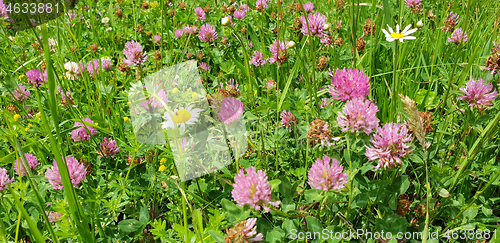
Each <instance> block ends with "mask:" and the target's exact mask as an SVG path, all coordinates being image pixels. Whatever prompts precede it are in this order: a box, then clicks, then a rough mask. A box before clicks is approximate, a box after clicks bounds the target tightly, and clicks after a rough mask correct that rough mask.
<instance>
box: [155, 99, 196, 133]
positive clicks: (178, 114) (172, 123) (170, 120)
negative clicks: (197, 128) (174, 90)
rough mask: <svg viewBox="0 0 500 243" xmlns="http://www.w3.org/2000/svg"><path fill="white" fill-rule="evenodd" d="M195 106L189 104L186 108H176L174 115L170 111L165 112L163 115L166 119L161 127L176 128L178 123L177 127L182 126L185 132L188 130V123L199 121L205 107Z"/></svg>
mask: <svg viewBox="0 0 500 243" xmlns="http://www.w3.org/2000/svg"><path fill="white" fill-rule="evenodd" d="M193 106H194V105H188V106H186V108H183V107H180V108H179V109H175V110H174V111H173V112H172V116H171V115H170V113H168V112H165V114H164V115H163V119H165V121H164V122H162V126H161V127H162V128H163V129H166V128H172V129H175V128H176V125H177V127H180V128H181V134H184V132H185V131H186V124H189V125H193V124H196V122H198V117H199V116H200V112H202V111H203V109H198V108H195V109H193Z"/></svg>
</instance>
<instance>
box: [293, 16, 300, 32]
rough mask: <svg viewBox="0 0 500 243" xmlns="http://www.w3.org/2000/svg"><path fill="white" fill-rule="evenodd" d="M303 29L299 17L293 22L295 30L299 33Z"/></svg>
mask: <svg viewBox="0 0 500 243" xmlns="http://www.w3.org/2000/svg"><path fill="white" fill-rule="evenodd" d="M301 28H302V21H300V18H299V17H297V18H295V20H294V21H293V30H295V31H299V30H300V29H301Z"/></svg>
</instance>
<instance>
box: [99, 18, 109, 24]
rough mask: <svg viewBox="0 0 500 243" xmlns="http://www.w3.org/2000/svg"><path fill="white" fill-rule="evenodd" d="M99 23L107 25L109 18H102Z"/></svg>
mask: <svg viewBox="0 0 500 243" xmlns="http://www.w3.org/2000/svg"><path fill="white" fill-rule="evenodd" d="M101 23H103V24H107V23H109V18H108V17H105V18H102V19H101Z"/></svg>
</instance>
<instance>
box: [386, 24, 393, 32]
mask: <svg viewBox="0 0 500 243" xmlns="http://www.w3.org/2000/svg"><path fill="white" fill-rule="evenodd" d="M387 28H389V32H390V33H392V32H394V30H393V29H392V28H391V26H389V25H387Z"/></svg>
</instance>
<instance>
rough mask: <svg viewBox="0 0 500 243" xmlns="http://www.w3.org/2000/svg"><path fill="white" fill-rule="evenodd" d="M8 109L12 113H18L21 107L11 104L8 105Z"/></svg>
mask: <svg viewBox="0 0 500 243" xmlns="http://www.w3.org/2000/svg"><path fill="white" fill-rule="evenodd" d="M7 111H8V112H12V113H18V112H19V109H17V107H16V106H15V105H14V104H10V105H8V106H7Z"/></svg>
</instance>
